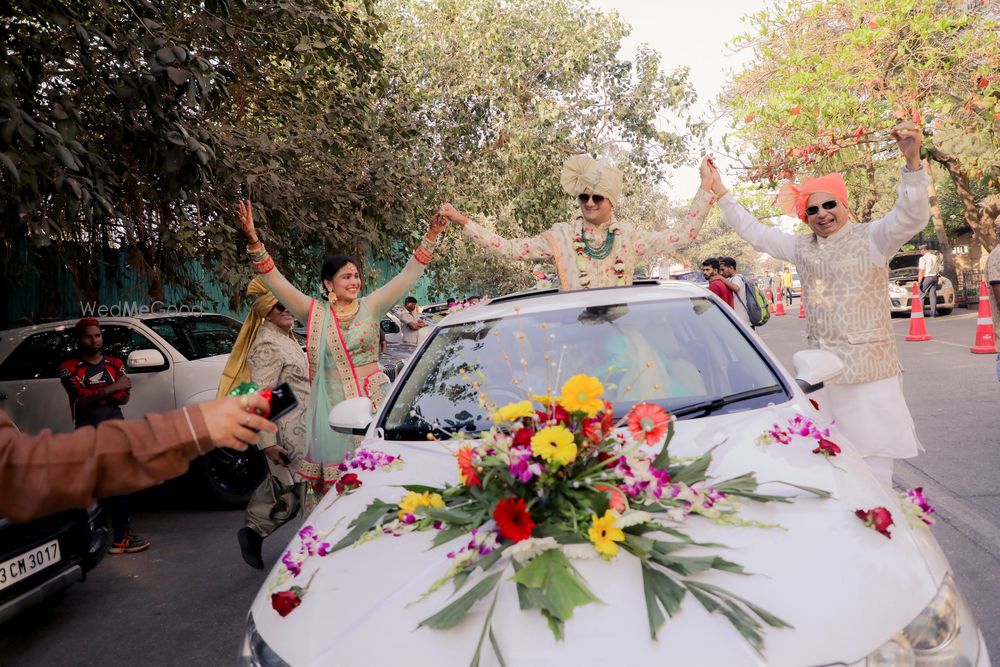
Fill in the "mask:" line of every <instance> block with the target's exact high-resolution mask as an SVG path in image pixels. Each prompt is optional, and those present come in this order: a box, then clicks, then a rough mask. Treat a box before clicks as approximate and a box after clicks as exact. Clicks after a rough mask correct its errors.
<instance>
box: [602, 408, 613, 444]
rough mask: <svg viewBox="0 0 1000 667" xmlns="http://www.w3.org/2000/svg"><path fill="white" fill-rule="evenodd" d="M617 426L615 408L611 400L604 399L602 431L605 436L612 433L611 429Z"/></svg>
mask: <svg viewBox="0 0 1000 667" xmlns="http://www.w3.org/2000/svg"><path fill="white" fill-rule="evenodd" d="M614 427H615V409H614V406H612V405H611V402H610V401H604V414H602V415H601V433H602V434H604V436H605V437H607V436H609V435H611V430H612V429H613V428H614Z"/></svg>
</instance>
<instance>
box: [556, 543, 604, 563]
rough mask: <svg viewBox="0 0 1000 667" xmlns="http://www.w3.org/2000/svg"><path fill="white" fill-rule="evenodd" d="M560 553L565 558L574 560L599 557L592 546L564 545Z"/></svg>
mask: <svg viewBox="0 0 1000 667" xmlns="http://www.w3.org/2000/svg"><path fill="white" fill-rule="evenodd" d="M562 551H563V554H565V556H566V558H572V559H574V560H590V559H592V558H597V557H598V556H599V555H600V554H598V553H597V549H595V548H594V545H593V544H564V545H563V547H562Z"/></svg>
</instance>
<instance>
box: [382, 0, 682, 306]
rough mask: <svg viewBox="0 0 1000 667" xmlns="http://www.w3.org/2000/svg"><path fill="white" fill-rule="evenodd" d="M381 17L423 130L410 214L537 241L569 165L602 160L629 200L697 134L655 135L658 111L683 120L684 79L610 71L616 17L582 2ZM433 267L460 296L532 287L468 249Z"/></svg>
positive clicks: (560, 201) (396, 5)
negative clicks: (575, 158) (427, 211)
mask: <svg viewBox="0 0 1000 667" xmlns="http://www.w3.org/2000/svg"><path fill="white" fill-rule="evenodd" d="M383 11H384V16H385V19H386V22H387V23H388V24H389V29H388V31H387V33H386V38H385V42H384V43H385V53H386V60H387V63H388V65H389V66H390V67H391V68H392V70H393V76H394V77H399V78H400V81H401V83H400V84H399V88H400V89H405V91H406V92H407V93H408V94H409V96H410V98H411V100H412V103H411V107H412V108H413V109H414V112H415V113H416V114H417V115H418V116H419V118H420V119H421V123H422V125H423V126H424V127H425V128H426V129H425V136H426V139H427V141H426V146H425V147H423V148H421V152H420V153H419V154H417V155H416V157H415V159H417V160H423V161H424V163H425V164H426V165H427V170H428V173H429V174H430V176H431V181H432V185H431V187H430V188H429V189H428V190H426V191H423V192H421V193H420V195H419V196H420V198H419V199H416V200H415V201H414V204H415V205H418V206H419V205H425V206H428V207H430V206H433V205H434V204H437V203H440V202H441V201H442V200H445V199H448V200H451V201H452V202H453V203H455V205H456V206H458V207H459V209H460V210H463V211H464V212H466V213H467V214H471V215H474V216H476V217H477V219H478V220H480V221H485V222H486V223H487V224H489V225H492V226H494V228H495V229H496V230H497V231H499V232H500V233H501V234H504V235H506V236H515V235H524V234H535V233H539V232H541V231H542V230H544V229H545V228H547V227H548V226H550V225H551V224H552V223H554V222H557V221H560V220H566V219H570V218H572V217H574V216H575V215H576V213H574V212H573V208H572V204H571V203H570V202H569V201H568V200H567V197H566V196H565V194H564V193H563V192H562V189H561V187H560V185H559V170H560V167H561V164H562V162H563V160H564V159H565V158H566V157H567V156H569V155H570V154H572V153H575V152H579V151H586V152H591V153H592V154H595V155H598V156H611V157H613V158H614V159H615V161H616V163H617V164H618V166H619V167H621V168H622V169H623V170H624V171H625V172H626V183H627V185H628V191H627V192H626V196H627V197H628V196H630V195H632V194H633V193H634V192H637V191H638V189H639V188H640V187H643V188H644V187H647V186H650V185H651V184H654V183H656V182H657V181H658V180H659V179H660V178H662V177H663V176H664V175H665V174H666V171H667V169H668V168H669V167H675V166H678V165H680V164H682V163H683V162H684V161H685V160H686V157H687V152H688V148H689V140H688V136H689V133H690V132H698V131H700V128H699V127H698V126H696V125H694V124H690V128H688V127H685V128H674V129H672V130H670V129H660V128H659V126H658V124H657V114H658V113H659V112H660V111H662V110H670V111H673V112H675V114H681V115H682V114H683V113H684V112H685V111H686V110H687V109H688V107H689V105H690V104H691V102H692V101H693V100H694V92H693V90H692V89H691V86H690V84H689V82H688V79H687V72H686V70H683V69H680V70H677V71H675V72H673V73H664V72H662V71H661V68H660V63H659V58H658V56H657V55H656V54H655V53H654V52H652V51H650V50H648V49H640V51H639V53H638V55H637V57H636V58H635V60H634V61H632V62H629V61H624V60H621V59H620V58H619V57H618V56H617V53H618V51H619V47H620V45H621V42H622V40H623V38H624V37H625V36H626V35H627V34H628V27H627V26H626V25H625V24H624V23H623V21H622V20H621V18H620V17H619V16H618V15H617V14H616V13H614V12H610V13H605V12H601V11H597V10H595V9H593V8H592V7H591V6H590V5H588V4H587V3H586V2H584V1H582V0H531V1H528V0H519V1H516V2H504V1H502V0H434V1H431V2H416V1H408V0H394V1H392V2H388V3H387V4H386V5H384V6H383ZM460 243H464V244H468V242H467V241H461V242H460ZM439 255H441V257H440V258H439V259H438V260H437V261H436V262H435V267H436V268H435V270H436V272H437V273H436V275H437V277H438V278H439V280H440V281H442V282H445V283H451V284H454V285H459V286H464V287H463V288H462V289H463V290H468V286H470V285H478V286H479V287H478V288H477V289H476V290H475V291H488V292H490V293H496V292H497V291H499V290H498V287H497V282H496V280H495V279H494V276H496V277H498V278H500V280H501V282H500V284H502V285H504V286H514V285H517V286H521V287H523V286H525V285H526V284H530V283H531V282H533V281H534V278H532V277H531V276H530V273H529V271H528V269H529V268H530V267H526V266H524V265H520V266H518V265H514V266H512V267H511V266H509V265H510V263H506V264H507V265H508V266H509V268H508V269H506V270H503V269H501V270H500V271H499V272H497V270H498V269H500V267H499V263H498V262H496V261H494V260H492V259H486V258H485V253H484V252H482V251H480V250H478V249H473V248H464V247H463V248H462V249H461V250H455V249H453V247H451V246H450V247H448V248H446V250H445V252H443V253H439Z"/></svg>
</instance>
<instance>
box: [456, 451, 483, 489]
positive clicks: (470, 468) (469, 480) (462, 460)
mask: <svg viewBox="0 0 1000 667" xmlns="http://www.w3.org/2000/svg"><path fill="white" fill-rule="evenodd" d="M475 455H476V450H475V448H474V447H470V446H468V445H466V446H465V447H461V448H459V450H458V451H457V452H455V459H456V461H457V462H458V478H459V479H460V480H461V481H462V484H465V485H466V486H467V487H469V488H470V489H474V488H476V487H477V486H482V482H480V481H479V475H477V474H476V466H474V465H473V464H472V458H473V457H474V456H475Z"/></svg>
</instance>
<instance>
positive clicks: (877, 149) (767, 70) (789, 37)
mask: <svg viewBox="0 0 1000 667" xmlns="http://www.w3.org/2000/svg"><path fill="white" fill-rule="evenodd" d="M997 28H998V16H997V11H996V7H995V6H991V5H990V4H989V3H982V4H974V3H957V2H936V1H933V0H825V1H824V2H808V1H806V0H791V1H790V2H788V3H787V4H785V5H782V6H779V7H776V8H773V9H768V10H765V11H762V12H759V13H758V14H755V15H753V16H752V17H751V18H750V30H749V32H748V33H747V34H744V35H742V36H741V37H739V38H738V39H737V40H736V42H735V45H736V46H737V47H738V48H747V49H752V51H753V57H752V59H751V60H750V62H749V64H748V65H747V66H746V67H745V68H744V69H743V71H741V72H740V73H738V74H737V75H736V76H735V77H734V78H733V80H732V81H731V83H730V85H729V87H728V89H727V91H726V93H725V95H724V100H723V101H724V104H725V105H726V107H727V108H728V110H729V111H730V113H731V114H732V115H733V117H734V118H735V119H736V128H737V129H736V136H735V137H732V138H731V139H732V143H733V144H735V146H734V147H733V150H737V151H738V153H739V155H740V157H741V158H742V159H743V168H744V174H745V175H746V177H747V178H748V179H749V180H751V181H754V182H757V183H761V184H766V185H767V186H768V187H771V188H773V187H776V185H777V181H778V180H780V179H784V178H790V177H792V176H793V175H795V174H796V173H798V172H823V171H828V170H841V171H845V172H846V176H847V178H848V180H849V183H850V184H851V186H852V196H853V197H854V199H855V201H854V202H853V203H852V204H853V206H854V208H855V210H856V211H858V213H859V216H860V217H861V218H862V219H869V218H870V217H872V216H873V215H874V214H875V213H876V212H877V211H878V210H880V209H882V210H884V209H885V208H887V207H888V206H889V205H891V203H889V200H891V199H892V198H893V192H894V189H895V188H894V187H893V185H892V182H893V181H894V180H895V175H894V172H895V171H896V166H895V165H896V164H897V162H896V155H897V154H896V151H895V148H894V145H893V143H892V141H891V140H890V138H889V137H888V134H887V130H888V129H889V128H890V127H891V126H892V125H893V124H895V123H896V122H898V121H900V120H903V119H908V120H913V121H914V122H916V123H917V124H922V125H923V127H924V130H925V134H926V135H927V140H926V142H925V157H926V158H928V159H929V160H931V161H932V162H934V163H935V164H937V165H940V166H941V167H942V168H943V169H945V170H946V171H947V173H948V175H949V176H950V178H951V180H952V182H953V183H954V186H955V189H956V191H957V192H958V193H959V196H960V198H961V203H962V210H963V215H964V217H965V220H966V223H967V224H968V225H969V226H970V227H971V228H972V230H973V233H974V234H975V236H976V239H977V240H978V241H979V242H980V243H981V244H982V245H983V246H984V247H987V248H992V247H993V246H994V245H995V244H996V236H995V233H994V231H993V229H992V225H991V224H989V221H988V220H985V219H983V218H982V217H981V216H980V213H979V211H978V209H977V207H976V201H975V196H974V190H975V188H976V185H977V184H980V185H985V184H986V183H989V182H994V183H995V182H996V179H997V177H998V176H1000V159H998V158H1000V153H998V152H997V150H996V147H997V141H998V138H997V123H996V120H997V119H998V116H997V114H998V113H1000V106H998V104H1000V86H998V81H997V77H996V71H997V69H998V64H1000V32H998V30H997ZM729 144H730V142H729V141H727V142H726V147H727V148H729ZM935 223H936V224H935V228H936V230H937V231H938V236H939V239H940V240H943V241H945V242H946V241H947V238H946V236H945V234H944V231H945V230H944V226H943V221H942V219H941V218H940V217H937V218H936V220H935ZM947 261H948V263H949V264H950V258H949V259H948V260H947Z"/></svg>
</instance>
